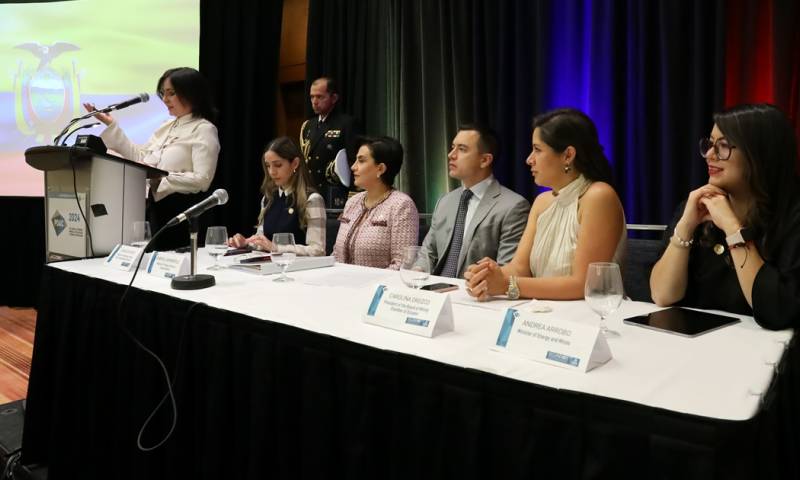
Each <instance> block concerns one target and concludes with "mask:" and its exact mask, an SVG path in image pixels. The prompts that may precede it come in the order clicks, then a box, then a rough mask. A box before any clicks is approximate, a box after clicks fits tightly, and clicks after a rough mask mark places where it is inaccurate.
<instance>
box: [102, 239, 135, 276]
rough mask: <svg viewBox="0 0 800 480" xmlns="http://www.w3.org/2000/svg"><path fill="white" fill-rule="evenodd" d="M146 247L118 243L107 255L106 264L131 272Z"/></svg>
mask: <svg viewBox="0 0 800 480" xmlns="http://www.w3.org/2000/svg"><path fill="white" fill-rule="evenodd" d="M143 251H144V248H139V247H132V246H130V245H117V246H116V247H114V249H113V250H111V253H109V254H108V256H107V257H106V261H105V263H104V265H106V266H108V267H111V268H116V269H118V270H122V271H125V272H130V271H131V270H133V267H134V266H135V265H136V262H137V261H138V260H139V255H141V254H142V252H143Z"/></svg>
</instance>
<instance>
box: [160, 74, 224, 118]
mask: <svg viewBox="0 0 800 480" xmlns="http://www.w3.org/2000/svg"><path fill="white" fill-rule="evenodd" d="M168 78H169V81H170V82H171V83H172V88H173V89H175V94H176V95H177V96H178V97H180V99H181V101H182V102H184V103H188V104H189V105H191V107H192V115H195V116H198V117H202V118H205V119H206V120H208V121H209V122H213V121H214V120H215V119H216V118H217V109H216V108H214V101H213V99H212V96H211V87H210V86H209V85H208V81H207V80H206V78H205V77H204V76H203V74H201V73H200V72H198V71H197V70H195V69H194V68H189V67H178V68H170V69H169V70H167V71H166V72H164V74H163V75H161V78H159V79H158V85H156V92H158V96H159V97H161V96H162V95H161V89H162V87H163V85H164V81H165V80H166V79H168Z"/></svg>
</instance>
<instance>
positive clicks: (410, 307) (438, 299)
mask: <svg viewBox="0 0 800 480" xmlns="http://www.w3.org/2000/svg"><path fill="white" fill-rule="evenodd" d="M373 291H374V292H375V293H374V294H373V295H372V298H371V300H370V303H369V306H368V307H367V313H365V314H364V315H363V320H364V322H366V323H369V324H372V325H378V326H381V327H386V328H391V329H393V330H399V331H401V332H406V333H412V334H414V335H421V336H423V337H433V336H436V335H439V334H441V333H444V332H449V331H451V330H453V307H452V306H451V305H450V297H449V296H448V295H445V294H443V293H437V292H428V291H425V290H415V289H413V288H406V287H388V286H386V285H377V286H376V287H375V288H374V290H373Z"/></svg>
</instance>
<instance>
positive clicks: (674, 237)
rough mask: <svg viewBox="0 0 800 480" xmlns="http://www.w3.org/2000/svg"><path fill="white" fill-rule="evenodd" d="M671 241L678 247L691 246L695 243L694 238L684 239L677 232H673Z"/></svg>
mask: <svg viewBox="0 0 800 480" xmlns="http://www.w3.org/2000/svg"><path fill="white" fill-rule="evenodd" d="M670 243H672V244H673V245H675V246H676V247H678V248H684V249H685V248H690V247H691V246H692V245H693V244H694V238H691V239H689V240H684V239H682V238H681V237H680V235H678V234H677V233H675V232H672V238H670Z"/></svg>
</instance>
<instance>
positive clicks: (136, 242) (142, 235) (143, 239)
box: [131, 221, 151, 248]
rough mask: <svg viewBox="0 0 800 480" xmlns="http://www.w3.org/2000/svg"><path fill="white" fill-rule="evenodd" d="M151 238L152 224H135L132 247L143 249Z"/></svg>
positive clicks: (146, 222) (143, 222)
mask: <svg viewBox="0 0 800 480" xmlns="http://www.w3.org/2000/svg"><path fill="white" fill-rule="evenodd" d="M150 238H151V236H150V222H148V221H142V222H133V237H131V245H133V246H134V247H138V248H142V247H144V246H146V245H147V244H148V243H149V242H150Z"/></svg>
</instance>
